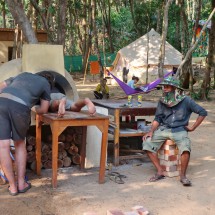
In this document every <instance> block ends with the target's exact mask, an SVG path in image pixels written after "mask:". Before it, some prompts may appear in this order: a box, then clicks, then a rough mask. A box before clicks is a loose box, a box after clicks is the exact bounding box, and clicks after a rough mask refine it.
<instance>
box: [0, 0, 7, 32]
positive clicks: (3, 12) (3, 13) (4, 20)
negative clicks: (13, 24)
mask: <svg viewBox="0 0 215 215" xmlns="http://www.w3.org/2000/svg"><path fill="white" fill-rule="evenodd" d="M1 5H2V19H3V20H2V22H3V28H6V18H5V16H6V9H5V1H1Z"/></svg>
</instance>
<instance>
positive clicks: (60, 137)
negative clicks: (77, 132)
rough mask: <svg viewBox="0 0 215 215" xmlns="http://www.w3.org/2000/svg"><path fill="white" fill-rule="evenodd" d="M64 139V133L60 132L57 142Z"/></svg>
mask: <svg viewBox="0 0 215 215" xmlns="http://www.w3.org/2000/svg"><path fill="white" fill-rule="evenodd" d="M65 140H66V136H65V134H60V135H59V137H58V141H59V142H65Z"/></svg>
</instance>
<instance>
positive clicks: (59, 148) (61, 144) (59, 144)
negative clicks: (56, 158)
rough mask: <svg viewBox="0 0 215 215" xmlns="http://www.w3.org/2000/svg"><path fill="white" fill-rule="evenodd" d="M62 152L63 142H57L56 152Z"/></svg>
mask: <svg viewBox="0 0 215 215" xmlns="http://www.w3.org/2000/svg"><path fill="white" fill-rule="evenodd" d="M63 150H64V143H63V142H59V143H58V152H61V151H63Z"/></svg>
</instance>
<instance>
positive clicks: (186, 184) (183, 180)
mask: <svg viewBox="0 0 215 215" xmlns="http://www.w3.org/2000/svg"><path fill="white" fill-rule="evenodd" d="M180 182H181V183H182V184H183V185H184V186H186V187H189V186H192V183H191V181H190V180H189V179H188V178H182V179H180Z"/></svg>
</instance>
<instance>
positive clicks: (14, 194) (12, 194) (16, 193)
mask: <svg viewBox="0 0 215 215" xmlns="http://www.w3.org/2000/svg"><path fill="white" fill-rule="evenodd" d="M7 189H8V192H9V194H10V195H11V196H17V195H18V192H15V193H13V192H11V190H10V186H9V187H8V188H7Z"/></svg>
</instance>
